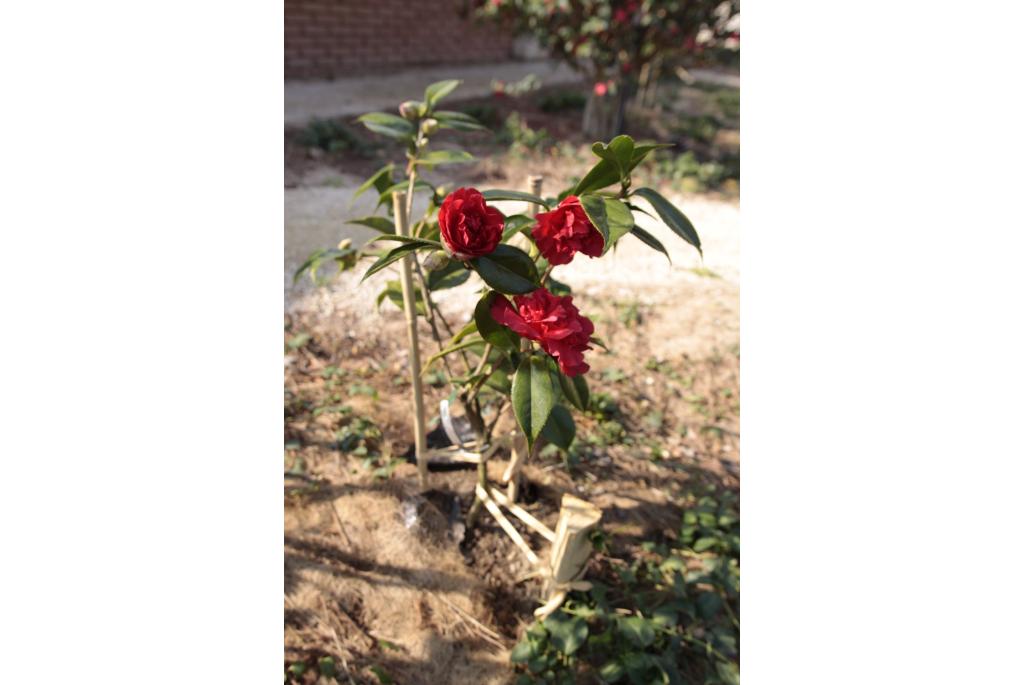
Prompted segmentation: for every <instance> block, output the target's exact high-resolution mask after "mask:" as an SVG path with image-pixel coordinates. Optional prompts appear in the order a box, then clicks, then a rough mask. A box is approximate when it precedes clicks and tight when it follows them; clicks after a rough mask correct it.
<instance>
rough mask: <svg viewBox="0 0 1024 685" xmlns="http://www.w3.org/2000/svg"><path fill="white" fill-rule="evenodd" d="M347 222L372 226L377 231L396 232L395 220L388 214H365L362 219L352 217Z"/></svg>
mask: <svg viewBox="0 0 1024 685" xmlns="http://www.w3.org/2000/svg"><path fill="white" fill-rule="evenodd" d="M345 223H347V224H356V225H357V226H366V227H367V228H372V229H373V230H375V231H380V232H381V233H394V232H395V222H394V221H392V220H391V219H389V218H387V217H386V216H364V217H363V218H361V219H350V220H348V221H346V222H345Z"/></svg>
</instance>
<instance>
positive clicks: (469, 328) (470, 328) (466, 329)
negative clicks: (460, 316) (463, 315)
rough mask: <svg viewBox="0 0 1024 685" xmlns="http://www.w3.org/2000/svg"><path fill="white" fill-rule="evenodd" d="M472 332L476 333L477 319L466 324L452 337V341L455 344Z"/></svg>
mask: <svg viewBox="0 0 1024 685" xmlns="http://www.w3.org/2000/svg"><path fill="white" fill-rule="evenodd" d="M470 333H476V321H470V322H469V323H467V324H466V325H465V326H463V328H462V330H461V331H459V332H458V333H456V334H455V335H454V336H453V337H452V343H453V344H454V343H457V342H459V341H460V340H462V339H463V338H465V337H466V336H467V335H469V334H470Z"/></svg>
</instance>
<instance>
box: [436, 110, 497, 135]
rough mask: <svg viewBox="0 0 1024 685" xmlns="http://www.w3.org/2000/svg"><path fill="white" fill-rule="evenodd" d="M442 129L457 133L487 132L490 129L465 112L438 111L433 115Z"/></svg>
mask: <svg viewBox="0 0 1024 685" xmlns="http://www.w3.org/2000/svg"><path fill="white" fill-rule="evenodd" d="M432 116H433V117H434V118H435V119H437V123H438V124H439V125H440V126H441V128H450V129H452V130H455V131H487V130H488V128H487V127H486V126H484V125H483V124H481V123H480V122H479V121H477V120H476V119H474V118H473V117H471V116H469V115H468V114H466V113H465V112H450V111H447V110H438V111H437V112H434V114H433V115H432Z"/></svg>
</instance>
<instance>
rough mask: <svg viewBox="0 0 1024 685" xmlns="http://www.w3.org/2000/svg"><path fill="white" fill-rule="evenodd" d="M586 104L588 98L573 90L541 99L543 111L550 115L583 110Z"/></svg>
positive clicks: (550, 94)
mask: <svg viewBox="0 0 1024 685" xmlns="http://www.w3.org/2000/svg"><path fill="white" fill-rule="evenodd" d="M586 104H587V96H585V95H584V94H583V93H577V92H575V91H571V90H569V91H559V92H555V93H549V94H547V95H545V96H544V97H542V98H541V99H540V108H541V111H544V112H548V113H549V114H550V113H553V112H566V111H572V110H579V109H583V107H584V106H585V105H586Z"/></svg>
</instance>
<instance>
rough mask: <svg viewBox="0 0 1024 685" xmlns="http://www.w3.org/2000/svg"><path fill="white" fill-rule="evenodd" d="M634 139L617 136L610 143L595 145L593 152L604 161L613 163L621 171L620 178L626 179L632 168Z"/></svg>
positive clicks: (592, 147)
mask: <svg viewBox="0 0 1024 685" xmlns="http://www.w3.org/2000/svg"><path fill="white" fill-rule="evenodd" d="M633 146H634V143H633V139H632V138H630V137H629V136H625V135H623V136H615V138H613V139H612V140H611V142H610V143H608V144H607V145H605V144H604V143H594V144H593V146H591V150H593V151H594V154H595V155H597V156H598V157H600V158H601V159H603V160H606V161H608V162H611V163H612V164H614V165H615V166H616V168H617V169H618V170H619V176H620V177H621V178H625V176H626V175H627V174H628V173H629V170H630V169H631V168H632V167H631V166H630V163H631V162H632V161H633Z"/></svg>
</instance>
